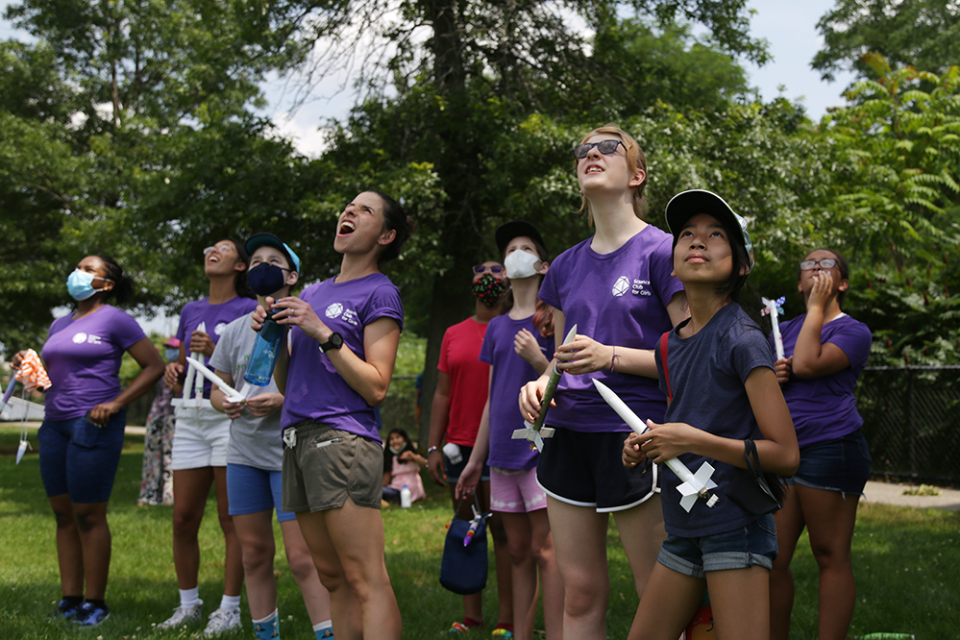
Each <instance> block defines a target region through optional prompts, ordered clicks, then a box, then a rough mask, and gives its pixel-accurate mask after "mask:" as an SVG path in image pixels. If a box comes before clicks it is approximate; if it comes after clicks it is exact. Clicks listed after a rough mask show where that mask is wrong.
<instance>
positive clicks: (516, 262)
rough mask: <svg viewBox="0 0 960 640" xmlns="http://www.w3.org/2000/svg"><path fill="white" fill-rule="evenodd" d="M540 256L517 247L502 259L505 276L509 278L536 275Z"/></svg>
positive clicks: (515, 278) (514, 278)
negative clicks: (505, 269)
mask: <svg viewBox="0 0 960 640" xmlns="http://www.w3.org/2000/svg"><path fill="white" fill-rule="evenodd" d="M538 262H540V258H538V257H537V256H536V254H533V253H529V252H527V251H523V250H522V249H518V250H517V251H514V252H513V253H511V254H510V255H508V256H507V259H506V260H504V261H503V266H505V267H506V268H507V277H508V278H510V279H511V280H517V279H519V278H529V277H530V276H535V275H537V263H538Z"/></svg>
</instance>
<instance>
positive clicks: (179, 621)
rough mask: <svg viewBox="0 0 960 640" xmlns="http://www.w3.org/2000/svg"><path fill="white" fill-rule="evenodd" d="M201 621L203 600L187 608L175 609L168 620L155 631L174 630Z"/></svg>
mask: <svg viewBox="0 0 960 640" xmlns="http://www.w3.org/2000/svg"><path fill="white" fill-rule="evenodd" d="M201 620H203V600H201V601H200V602H198V603H197V604H194V605H190V606H189V607H177V608H176V609H174V610H173V615H172V616H170V618H169V619H168V620H166V621H164V622H161V623H160V624H158V625H157V629H175V628H177V627H182V626H184V625H188V624H194V623H197V622H200V621H201Z"/></svg>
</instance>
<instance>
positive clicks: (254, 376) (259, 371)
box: [243, 309, 284, 387]
mask: <svg viewBox="0 0 960 640" xmlns="http://www.w3.org/2000/svg"><path fill="white" fill-rule="evenodd" d="M276 311H277V310H275V309H271V310H270V311H267V317H266V319H265V320H264V321H263V325H262V326H261V327H260V331H259V332H258V333H257V341H256V342H255V343H254V345H253V351H252V352H251V353H250V361H249V362H248V363H247V370H246V372H245V373H244V374H243V379H244V380H246V381H247V382H249V383H250V384H255V385H257V386H258V387H266V386H267V385H269V384H270V378H272V377H273V368H274V366H275V365H276V364H277V356H279V355H280V347H281V346H282V345H283V334H284V331H283V327H282V326H281V325H279V324H277V321H276V320H274V319H273V314H274V313H275V312H276Z"/></svg>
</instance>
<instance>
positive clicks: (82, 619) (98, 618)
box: [73, 602, 110, 627]
mask: <svg viewBox="0 0 960 640" xmlns="http://www.w3.org/2000/svg"><path fill="white" fill-rule="evenodd" d="M109 617H110V607H108V606H106V605H104V606H102V607H99V606H97V605H95V604H93V603H91V602H84V603H83V604H82V605H80V607H79V608H78V609H77V616H76V618H74V620H73V622H74V623H75V624H77V625H80V626H81V627H95V626H97V625H98V624H100V623H101V622H103V621H104V620H106V619H107V618H109Z"/></svg>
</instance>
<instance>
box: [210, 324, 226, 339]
mask: <svg viewBox="0 0 960 640" xmlns="http://www.w3.org/2000/svg"><path fill="white" fill-rule="evenodd" d="M228 324H229V323H228V322H218V323H217V326H215V327H214V328H213V332H214V333H215V334H217V335H218V336H222V335H223V330H224V329H226V328H227V325H228Z"/></svg>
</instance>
